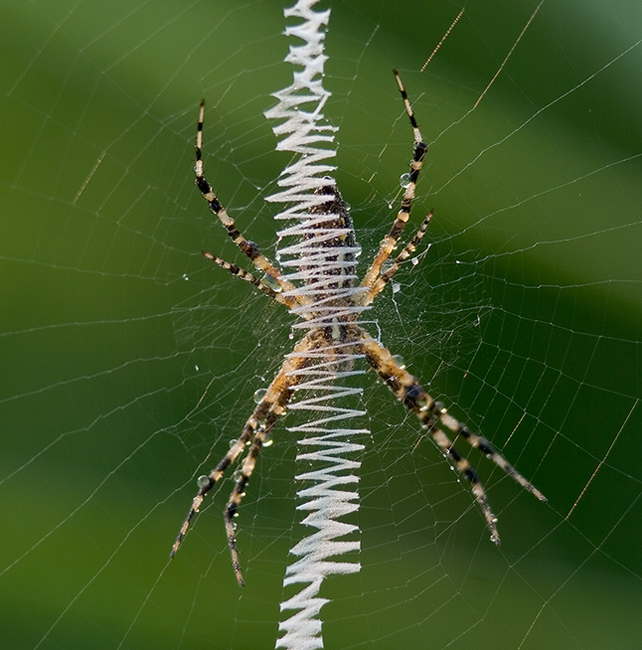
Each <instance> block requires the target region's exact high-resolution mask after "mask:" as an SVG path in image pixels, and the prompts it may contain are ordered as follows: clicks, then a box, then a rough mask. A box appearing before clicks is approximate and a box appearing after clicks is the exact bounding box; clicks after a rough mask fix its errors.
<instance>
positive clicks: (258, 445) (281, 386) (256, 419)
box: [170, 330, 320, 585]
mask: <svg viewBox="0 0 642 650" xmlns="http://www.w3.org/2000/svg"><path fill="white" fill-rule="evenodd" d="M317 334H318V333H315V331H314V330H313V331H311V332H309V333H308V334H307V335H306V336H305V337H304V338H303V339H301V341H299V343H297V345H296V346H295V347H294V350H293V351H292V353H291V354H289V355H288V356H287V358H286V360H285V361H284V362H283V365H282V366H281V369H280V370H279V372H278V374H277V375H276V377H275V378H274V380H273V381H272V383H271V384H270V385H269V387H268V388H267V391H266V393H265V395H264V396H263V399H261V401H260V402H259V403H258V404H257V405H256V408H255V409H254V411H253V412H252V415H251V416H250V417H249V418H248V420H247V422H246V423H245V426H244V427H243V431H242V432H241V435H240V436H239V437H238V438H237V440H236V441H235V442H234V443H233V444H232V446H231V447H230V449H229V451H228V452H227V454H225V456H223V458H222V459H221V460H220V462H219V463H218V465H217V466H216V467H215V468H214V469H213V470H212V471H211V472H210V473H209V475H207V476H205V477H202V480H199V490H198V493H197V494H196V496H195V497H194V500H193V501H192V507H191V508H190V510H189V512H188V514H187V517H186V518H185V521H184V522H183V525H182V526H181V529H180V531H179V533H178V536H177V537H176V541H175V542H174V545H173V546H172V550H171V553H170V557H174V555H176V552H177V551H178V549H179V547H180V545H181V543H182V541H183V539H184V537H185V535H186V533H187V530H188V528H189V525H190V523H191V521H192V519H193V518H194V516H195V515H196V513H197V512H198V511H199V509H200V507H201V505H202V503H203V500H204V499H205V496H206V495H207V493H208V492H209V491H210V490H211V489H212V488H213V487H214V485H215V484H216V483H217V482H218V481H219V480H220V479H221V477H222V476H223V473H224V472H225V470H226V469H227V468H228V467H229V466H230V465H231V464H232V463H234V461H235V460H236V459H237V458H238V457H239V456H240V455H241V453H242V452H243V450H244V449H245V447H246V445H247V444H248V443H251V444H250V449H249V451H248V454H247V456H246V458H245V460H244V461H243V465H242V467H241V476H240V477H239V479H238V480H237V481H236V484H235V485H234V489H233V490H232V494H231V495H230V498H229V501H228V503H227V505H226V507H225V512H224V516H225V529H226V532H227V541H228V545H229V547H230V553H231V554H232V566H233V568H234V574H235V576H236V579H237V581H238V583H239V584H240V585H243V584H244V582H243V576H242V573H241V567H240V563H239V557H238V550H237V547H236V536H235V532H234V524H233V518H234V515H235V514H236V513H237V511H238V507H239V505H240V503H241V499H242V497H243V493H244V491H245V487H246V486H247V483H248V481H249V480H250V477H251V476H252V472H253V471H254V467H255V465H256V459H257V457H258V455H259V453H260V451H261V449H262V447H263V444H264V443H265V440H266V439H267V437H268V436H269V435H270V433H271V432H272V429H273V428H274V425H275V424H276V422H277V420H278V419H279V417H280V416H281V415H283V413H284V412H285V407H286V406H287V403H288V401H289V400H290V398H291V397H292V393H293V391H294V388H295V386H296V385H297V384H298V383H299V382H300V380H301V375H300V374H299V373H298V371H299V370H301V369H303V368H304V367H305V366H306V365H307V364H309V362H310V356H309V354H310V351H311V350H314V349H316V348H317V347H318V346H319V345H320V343H319V340H318V335H317Z"/></svg>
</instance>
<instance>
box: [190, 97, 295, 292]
mask: <svg viewBox="0 0 642 650" xmlns="http://www.w3.org/2000/svg"><path fill="white" fill-rule="evenodd" d="M204 118H205V101H202V102H201V105H200V108H199V112H198V126H197V129H196V147H195V148H196V163H195V164H194V173H195V175H196V179H195V182H196V186H197V187H198V189H199V191H200V192H201V194H202V195H203V198H204V199H205V200H206V201H207V203H208V205H209V208H210V210H211V211H212V212H213V213H214V214H215V215H216V216H217V217H218V218H219V221H220V222H221V223H222V224H223V227H224V228H225V230H226V231H227V234H228V235H229V236H230V238H231V239H232V241H233V242H234V243H235V244H236V245H237V246H238V247H239V249H240V250H241V252H242V253H243V254H244V255H245V256H246V257H248V258H249V259H250V261H251V262H252V264H254V266H255V267H256V268H257V269H258V270H259V271H262V272H263V273H265V274H266V275H268V276H270V277H271V278H272V279H273V280H274V281H275V282H276V283H277V284H278V285H279V286H280V287H281V290H282V291H291V290H293V289H294V288H295V287H294V285H293V284H292V283H291V282H289V281H287V280H285V279H284V278H283V276H282V275H281V271H280V270H279V269H278V268H277V267H276V266H275V265H274V264H273V263H272V262H271V261H270V260H269V259H268V258H267V257H266V256H265V255H263V253H261V251H260V249H259V247H258V245H257V244H255V243H254V242H253V241H249V240H247V239H245V237H244V236H243V235H242V234H241V233H240V232H239V230H238V228H237V227H236V224H235V223H234V219H232V217H230V216H229V215H228V213H227V210H226V209H225V208H224V207H223V205H222V204H221V202H220V201H219V200H218V197H217V196H216V194H215V193H214V190H213V189H212V186H211V185H210V184H209V182H208V181H207V179H206V178H205V176H204V175H203V120H204ZM297 302H298V303H301V300H300V299H298V298H297Z"/></svg>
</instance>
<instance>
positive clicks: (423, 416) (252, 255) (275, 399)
mask: <svg viewBox="0 0 642 650" xmlns="http://www.w3.org/2000/svg"><path fill="white" fill-rule="evenodd" d="M394 76H395V79H396V81H397V85H398V87H399V92H400V93H401V97H402V99H403V103H404V107H405V110H406V113H407V114H408V117H409V119H410V124H411V126H412V131H413V135H414V149H413V158H412V161H411V163H410V173H409V175H408V184H407V187H406V189H405V192H404V195H403V199H402V202H401V208H400V210H399V212H398V213H397V216H396V218H395V220H394V222H393V224H392V228H391V229H390V232H389V233H388V234H387V235H386V236H385V238H384V239H383V241H382V242H381V247H380V249H379V251H378V252H377V254H376V255H375V257H374V260H373V261H372V263H371V264H370V267H369V268H368V270H367V271H366V273H365V275H364V277H363V280H362V281H361V283H360V287H361V289H362V291H361V292H359V293H356V294H352V295H350V297H347V298H335V299H334V300H335V303H336V302H337V301H343V304H339V305H337V306H339V307H342V306H343V307H345V308H346V309H345V314H344V315H343V316H341V317H340V319H339V322H338V323H334V324H333V325H327V324H326V325H323V326H318V327H317V326H312V327H311V328H310V330H309V331H308V333H307V334H306V335H305V336H304V337H303V338H302V339H301V340H300V341H299V342H298V343H297V344H296V345H295V347H294V350H293V352H292V353H291V354H289V355H288V356H287V357H286V360H285V361H284V363H283V365H282V366H281V368H280V370H279V372H278V373H277V375H276V377H275V378H274V379H273V380H272V383H271V384H270V385H269V387H268V388H267V390H266V392H265V395H264V396H263V398H262V399H261V400H260V402H259V403H258V404H257V406H256V407H255V409H254V411H253V412H252V414H251V415H250V417H249V419H248V420H247V422H246V423H245V426H244V427H243V430H242V432H241V435H240V436H239V437H238V439H237V440H236V441H235V442H234V443H233V444H232V445H231V447H230V449H229V451H228V452H227V453H226V454H225V456H224V457H223V458H222V459H221V461H220V462H219V463H218V465H217V466H216V467H215V468H214V469H213V470H212V471H211V472H210V473H209V475H208V476H202V477H200V478H199V490H198V493H197V495H196V497H194V500H193V502H192V507H191V508H190V511H189V513H188V515H187V517H186V519H185V521H184V522H183V525H182V526H181V529H180V532H179V534H178V537H177V538H176V541H175V542H174V545H173V547H172V551H171V557H174V555H175V554H176V552H177V551H178V548H179V546H180V544H181V542H182V541H183V538H184V537H185V534H186V532H187V529H188V527H189V524H190V522H191V521H192V519H193V517H194V515H195V514H196V513H197V512H198V510H199V508H200V507H201V504H202V503H203V499H204V497H205V495H206V494H207V493H208V492H209V491H210V490H211V489H212V487H213V486H214V484H215V483H216V482H217V481H218V480H219V479H220V478H221V477H222V476H223V473H224V472H225V470H226V469H227V468H228V467H229V466H230V465H231V464H232V463H234V461H236V459H237V458H238V457H239V456H240V455H241V454H242V452H243V451H244V449H245V448H246V446H249V450H248V452H247V455H246V456H245V459H244V461H243V463H242V466H241V473H240V477H239V478H238V479H237V481H236V483H235V485H234V488H233V490H232V493H231V495H230V498H229V500H228V502H227V505H226V506H225V511H224V518H225V529H226V532H227V540H228V544H229V548H230V552H231V555H232V566H233V568H234V573H235V575H236V579H237V580H238V582H239V584H240V585H243V584H244V583H243V576H242V574H241V568H240V563H239V557H238V551H237V547H236V537H235V531H234V524H233V518H234V515H235V514H236V513H237V511H238V508H239V505H240V503H241V499H242V497H243V494H244V492H245V488H246V486H247V483H248V481H249V479H250V477H251V476H252V472H253V471H254V467H255V465H256V460H257V457H258V455H259V453H260V451H261V448H262V446H263V444H264V443H265V441H266V439H267V438H268V437H269V436H270V434H271V432H272V429H273V428H274V426H275V424H276V422H277V421H278V419H279V417H280V416H281V415H282V414H283V413H284V411H285V408H286V405H287V403H288V401H289V400H290V398H291V397H292V395H293V393H294V391H295V388H296V386H297V385H298V384H299V382H300V381H301V376H302V374H303V373H301V372H300V371H301V370H303V369H304V368H305V367H306V366H307V365H309V363H310V358H311V357H312V356H314V355H313V354H310V353H311V352H314V351H319V350H326V351H330V352H335V353H336V354H338V352H336V351H337V350H338V349H339V348H341V350H342V352H345V351H346V350H348V351H352V352H355V353H359V354H361V355H363V356H365V358H366V360H367V361H368V363H369V364H370V365H371V366H372V368H373V369H374V370H375V371H376V372H377V374H378V375H379V377H380V378H381V379H382V380H383V382H384V383H385V384H386V385H387V386H388V388H389V389H390V390H391V391H392V392H393V393H394V395H395V397H396V398H397V399H398V400H399V401H400V402H401V403H402V404H403V405H404V406H405V407H406V408H407V409H408V410H409V411H411V412H412V413H414V414H415V415H416V416H417V418H418V419H419V422H420V424H421V426H422V427H423V429H425V430H426V431H427V432H428V433H429V434H430V435H431V436H432V438H433V440H434V441H435V443H436V444H437V446H438V447H439V448H440V449H441V451H442V452H443V454H444V456H445V457H446V458H448V459H449V460H450V462H451V463H452V464H453V465H454V466H455V467H456V468H457V469H458V470H459V472H461V473H462V474H463V475H464V476H465V477H466V478H467V479H468V480H469V481H470V483H471V486H472V488H471V489H472V492H473V494H474V496H475V498H476V500H477V502H478V503H479V505H480V507H481V510H482V513H483V515H484V517H485V519H486V523H487V526H488V528H489V530H490V533H491V539H492V540H493V541H494V542H495V543H496V544H499V535H498V532H497V519H496V517H495V516H494V515H493V513H492V511H491V508H490V504H489V502H488V498H487V497H486V493H485V492H484V489H483V487H482V484H481V483H480V481H479V478H478V477H477V473H476V472H475V470H474V469H473V468H472V466H471V465H470V463H469V462H468V460H467V459H466V458H464V457H463V456H462V455H461V454H460V453H459V452H458V451H457V449H455V447H454V444H453V439H457V438H460V437H461V438H463V439H465V440H466V442H468V444H470V445H471V446H472V447H474V448H476V449H479V451H481V452H482V453H484V454H485V455H486V456H487V457H488V458H489V459H490V460H492V461H493V462H494V463H495V464H496V465H497V466H498V467H500V468H501V469H502V470H503V471H504V472H505V473H506V474H508V475H509V476H511V477H512V478H513V479H514V480H515V481H517V482H518V483H519V484H520V485H521V486H522V487H524V488H525V489H526V490H528V491H529V492H531V493H532V494H534V495H535V496H536V497H537V498H538V499H540V500H541V501H546V497H544V495H543V494H542V493H541V492H540V491H539V490H538V489H537V488H535V487H534V486H533V485H532V484H531V483H530V482H529V481H527V480H526V479H525V478H524V477H523V476H522V475H521V474H520V473H519V472H517V470H516V469H515V468H514V467H513V466H512V465H511V464H510V463H509V462H508V461H507V460H506V459H505V458H504V457H503V456H502V455H501V454H499V453H498V452H497V451H495V449H494V448H493V447H492V445H491V444H490V443H489V442H488V440H486V438H484V437H482V436H479V435H476V434H475V433H473V432H472V431H470V429H468V428H467V427H466V426H465V425H463V424H461V423H460V422H458V421H457V420H456V419H455V418H454V417H452V416H451V415H449V414H448V413H447V411H446V409H445V408H444V406H443V405H442V404H441V403H440V402H437V401H435V400H434V399H433V398H432V397H431V396H430V395H429V394H428V393H427V392H426V391H425V390H424V389H423V387H422V386H421V384H420V383H419V381H418V380H417V379H416V378H415V377H413V376H412V375H411V374H410V373H409V372H408V371H407V370H406V369H405V368H404V367H403V366H400V365H398V364H397V362H396V361H395V358H394V357H393V356H392V354H391V353H390V352H389V351H388V350H387V349H386V348H385V347H383V346H382V345H381V344H380V343H379V342H377V341H376V340H375V339H373V338H372V337H371V336H370V335H369V334H368V332H367V331H366V330H365V329H363V327H361V326H360V325H359V324H358V322H357V317H358V311H359V308H363V307H366V306H367V305H369V304H370V303H371V302H372V301H373V300H374V299H375V297H376V296H377V294H379V292H380V291H381V290H382V289H383V288H384V287H385V286H386V284H387V283H388V282H389V281H390V279H391V278H392V277H393V276H394V274H395V273H396V272H397V271H398V270H399V268H400V266H401V264H402V262H404V261H405V260H406V259H408V258H409V257H410V256H411V255H412V254H413V253H414V251H415V249H416V248H417V246H418V244H419V242H420V241H421V239H422V238H423V236H424V234H425V232H426V230H427V228H428V224H429V222H430V219H431V217H432V214H433V213H432V211H431V212H429V213H428V215H427V216H426V218H425V219H424V220H423V222H422V223H421V226H420V227H419V230H418V231H417V232H416V234H415V235H414V237H413V238H412V239H411V240H410V242H409V243H408V244H406V246H405V247H404V248H403V250H402V251H401V252H400V253H399V254H398V255H397V256H396V257H395V258H394V260H393V262H392V264H391V265H390V266H389V268H387V269H386V270H385V271H384V270H383V268H382V267H383V264H384V263H385V262H386V260H387V259H388V258H389V256H390V255H391V253H392V251H393V250H394V248H395V246H396V244H397V242H398V240H399V238H400V237H401V234H402V233H403V230H404V226H405V225H406V222H407V221H408V218H409V214H410V208H411V205H412V201H413V198H414V195H415V187H416V184H417V178H418V176H419V172H420V171H421V167H422V163H423V159H424V155H425V153H426V149H427V145H426V143H425V142H424V141H423V138H422V136H421V132H420V130H419V127H418V126H417V121H416V119H415V115H414V113H413V110H412V107H411V105H410V101H409V100H408V96H407V94H406V90H405V88H404V85H403V83H402V81H401V78H400V76H399V73H398V72H397V71H396V70H395V71H394ZM204 112H205V106H204V102H201V106H200V111H199V116H198V127H197V133H196V164H195V166H194V171H195V174H196V185H197V187H198V189H199V190H200V191H201V194H202V195H203V198H204V199H205V200H206V201H207V203H208V204H209V208H210V210H211V211H212V212H213V213H214V214H215V215H216V216H217V217H218V218H219V220H220V221H221V223H222V224H223V226H224V228H225V229H226V230H227V233H228V235H229V236H230V237H231V238H232V240H233V241H234V243H235V244H236V245H237V246H238V247H239V248H240V250H241V251H242V252H243V254H244V255H246V256H247V257H248V258H249V259H250V261H251V262H252V264H254V266H255V267H256V268H257V269H258V270H259V271H261V272H263V273H264V274H265V275H266V276H268V277H269V278H271V279H272V280H273V281H274V283H276V285H277V286H278V289H273V288H272V287H271V286H269V285H268V284H266V283H264V282H263V281H262V280H260V279H259V278H257V277H255V276H254V275H252V274H251V273H249V272H248V271H245V270H244V269H242V268H240V267H238V266H237V265H236V264H230V263H228V262H226V261H225V260H223V259H221V258H220V257H217V256H216V255H212V254H211V253H208V252H203V255H204V256H205V257H206V258H207V259H209V260H211V261H213V262H214V263H215V264H217V265H218V266H220V267H222V268H224V269H226V270H227V271H229V272H230V273H232V274H233V275H235V276H237V277H239V278H241V279H242V280H245V281H247V282H249V283H251V284H253V285H254V286H255V287H257V288H258V289H259V290H260V291H262V292H263V293H264V294H266V295H267V296H269V297H270V298H272V299H273V300H274V301H276V302H278V303H280V304H282V305H284V306H285V307H287V309H288V310H290V311H295V312H296V313H298V314H300V315H302V316H303V317H304V318H306V319H308V320H312V319H313V318H314V317H315V316H318V313H315V312H314V309H313V306H312V305H311V301H310V299H309V297H306V294H305V293H301V292H297V291H296V287H295V285H294V284H292V283H291V282H290V281H289V280H288V279H286V278H285V277H284V276H283V275H282V273H281V271H280V270H279V269H278V268H277V267H276V266H275V265H274V264H273V263H272V262H271V261H270V260H269V259H268V258H266V257H265V256H264V255H263V254H262V253H261V252H260V250H259V248H258V246H257V245H256V244H255V243H254V242H251V241H248V240H247V239H245V237H243V235H242V234H241V233H240V232H239V231H238V229H237V228H236V225H235V223H234V220H233V219H231V218H230V216H229V215H228V214H227V211H226V209H225V208H224V207H223V205H222V204H221V203H220V202H219V200H218V198H217V196H216V194H215V193H214V191H213V189H212V186H211V185H210V184H209V183H208V182H207V180H206V179H205V177H204V176H203V160H202V141H203V119H204ZM325 181H327V182H326V184H325V185H324V186H323V187H322V189H320V190H317V191H316V193H317V194H318V195H323V196H326V195H327V197H328V200H327V202H324V203H322V204H321V205H319V206H317V207H314V208H311V210H315V211H317V210H318V211H319V212H322V213H323V214H324V215H325V216H326V217H327V219H326V222H325V225H326V227H330V226H329V225H328V224H331V225H332V226H334V227H336V228H341V229H343V232H344V233H347V234H344V235H343V236H341V237H336V238H335V239H334V240H329V241H328V240H327V239H326V240H325V241H324V245H325V246H326V247H327V246H333V245H334V246H335V247H337V251H339V247H344V246H346V245H347V246H348V247H350V246H354V245H356V239H355V233H354V227H353V224H352V219H351V218H350V216H349V214H348V209H347V206H346V204H345V202H344V201H343V198H342V197H341V194H340V193H339V191H338V189H337V186H336V181H335V180H334V179H332V178H329V177H326V179H325ZM332 241H334V244H333V243H332ZM338 254H339V252H337V255H338ZM351 264H352V267H351V269H352V268H355V270H356V258H354V259H352V262H351ZM335 272H336V271H335ZM354 277H356V275H355V274H353V273H351V272H348V273H346V278H347V279H345V280H338V282H344V283H345V284H344V285H342V286H347V287H354V286H355V285H356V282H357V281H356V280H355V279H353V278H354ZM311 282H314V280H312V281H311ZM306 307H310V309H309V310H307V311H306ZM355 308H356V309H355ZM446 430H447V431H449V434H447V433H446V432H445V431H446Z"/></svg>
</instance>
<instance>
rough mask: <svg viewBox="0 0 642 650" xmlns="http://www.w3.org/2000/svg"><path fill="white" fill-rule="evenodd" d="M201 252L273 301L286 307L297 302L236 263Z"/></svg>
mask: <svg viewBox="0 0 642 650" xmlns="http://www.w3.org/2000/svg"><path fill="white" fill-rule="evenodd" d="M202 253H203V255H204V256H205V257H206V258H207V259H208V260H211V261H212V262H214V264H217V265H218V266H220V267H221V268H222V269H225V270H226V271H229V272H230V273H231V274H232V275H234V276H236V277H237V278H241V280H245V281H246V282H249V283H250V284H252V285H254V286H255V287H256V288H257V289H260V290H261V291H262V292H263V293H264V294H265V295H266V296H268V297H269V298H272V300H274V301H275V302H278V303H280V304H282V305H285V306H286V307H287V308H288V309H292V308H294V307H296V306H297V304H298V303H297V302H296V300H295V299H294V298H290V297H288V296H284V295H283V294H282V293H281V292H279V291H275V290H274V289H273V288H272V287H270V286H268V285H267V284H265V282H263V280H259V278H257V277H256V276H254V275H252V274H251V273H249V272H248V271H246V270H245V269H242V268H241V267H240V266H237V265H236V264H230V263H229V262H226V261H225V260H224V259H221V258H220V257H217V256H216V255H212V253H208V252H207V251H202Z"/></svg>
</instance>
